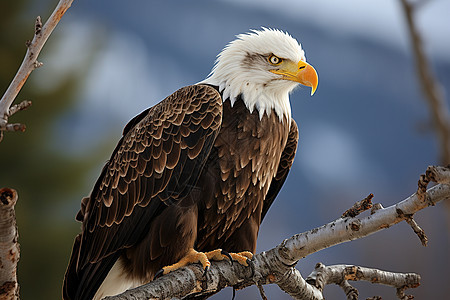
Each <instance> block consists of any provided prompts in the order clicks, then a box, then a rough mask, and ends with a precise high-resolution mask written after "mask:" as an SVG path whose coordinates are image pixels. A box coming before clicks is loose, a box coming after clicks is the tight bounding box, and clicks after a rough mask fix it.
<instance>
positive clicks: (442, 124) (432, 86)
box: [401, 0, 450, 165]
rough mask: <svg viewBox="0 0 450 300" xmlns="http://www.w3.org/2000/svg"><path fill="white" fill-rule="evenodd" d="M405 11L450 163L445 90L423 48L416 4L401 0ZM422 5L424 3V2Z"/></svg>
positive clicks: (420, 74)
mask: <svg viewBox="0 0 450 300" xmlns="http://www.w3.org/2000/svg"><path fill="white" fill-rule="evenodd" d="M423 2H425V1H423ZM427 2H428V1H427ZM401 3H402V7H403V12H404V14H405V17H406V22H407V25H408V26H407V27H408V32H409V36H410V40H411V46H412V48H413V53H414V58H415V63H416V69H417V74H418V77H419V82H420V84H421V87H422V91H423V93H424V96H425V99H426V100H427V101H426V102H427V103H428V106H429V109H430V113H431V119H432V120H433V123H434V124H433V125H434V127H435V129H436V131H437V135H438V140H439V143H440V147H439V148H440V152H441V153H440V160H441V162H442V164H444V165H446V164H449V163H450V116H449V108H448V105H447V103H446V101H445V99H444V92H443V89H442V86H441V85H440V83H439V81H438V80H437V79H436V77H435V76H434V74H433V72H432V71H431V68H430V63H429V62H428V60H427V58H426V56H425V52H424V50H423V44H422V39H421V38H420V34H419V31H418V30H417V28H416V25H415V23H414V13H415V5H417V4H413V3H410V2H408V0H401ZM419 3H421V4H420V5H423V4H424V3H422V2H419Z"/></svg>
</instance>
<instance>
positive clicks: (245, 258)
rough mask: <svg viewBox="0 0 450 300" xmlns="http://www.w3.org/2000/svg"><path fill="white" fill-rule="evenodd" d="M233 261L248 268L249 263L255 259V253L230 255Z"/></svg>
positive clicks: (247, 252) (243, 252)
mask: <svg viewBox="0 0 450 300" xmlns="http://www.w3.org/2000/svg"><path fill="white" fill-rule="evenodd" d="M230 255H231V257H232V258H233V260H235V261H237V262H238V263H239V264H241V265H243V266H246V267H248V262H249V261H250V260H251V259H252V258H253V253H251V252H250V251H242V252H238V253H230Z"/></svg>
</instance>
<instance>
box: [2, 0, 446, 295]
mask: <svg viewBox="0 0 450 300" xmlns="http://www.w3.org/2000/svg"><path fill="white" fill-rule="evenodd" d="M56 3H57V1H56V0H42V1H30V0H19V1H1V3H0V66H1V69H0V88H1V91H4V90H5V89H6V87H7V86H8V84H9V82H10V81H11V79H12V76H13V75H14V74H15V72H16V70H17V68H18V66H19V65H20V62H21V61H22V59H23V55H24V54H25V51H26V48H25V45H24V44H25V41H26V40H27V39H30V38H31V37H32V35H33V26H34V19H35V17H36V16H37V15H41V16H42V18H43V20H45V19H46V18H47V17H48V15H49V14H50V13H51V11H52V9H53V8H54V6H55V5H56ZM448 11H450V2H449V1H443V0H436V1H430V2H429V3H428V4H427V5H426V6H423V8H421V9H420V10H419V11H417V12H416V15H415V16H416V18H417V19H416V21H417V27H418V29H419V31H420V32H421V33H422V36H423V42H424V46H425V51H426V54H427V56H428V57H429V59H430V64H431V65H432V67H433V69H434V71H435V73H436V77H437V78H438V79H439V80H440V81H441V82H442V84H443V88H444V90H446V91H447V93H448V89H449V86H450V40H449V39H448V38H447V37H448V36H450V19H449V18H448V14H447V13H446V12H448ZM261 26H267V27H275V28H280V29H283V30H287V31H288V32H289V33H290V34H292V35H293V36H294V37H296V38H298V39H299V40H300V41H301V43H302V44H303V47H304V48H305V49H306V54H307V57H308V60H309V61H310V62H311V63H312V64H314V65H315V66H316V67H317V70H318V72H319V76H320V87H319V89H318V91H317V93H316V95H315V96H314V98H313V99H311V100H310V98H309V95H308V91H306V90H304V91H299V92H297V93H295V94H294V95H293V97H292V98H291V102H292V106H293V116H294V118H295V119H296V120H297V122H298V124H299V127H300V145H299V149H298V155H297V157H296V161H295V163H294V166H293V168H292V171H291V173H290V176H289V178H288V180H287V182H286V185H285V186H284V187H283V191H282V193H281V194H280V195H279V197H278V199H277V201H275V204H274V206H273V207H272V208H271V211H270V212H269V214H268V215H267V218H266V220H265V221H264V222H263V224H262V228H261V232H260V238H259V244H258V249H257V251H258V252H260V251H262V250H265V249H269V248H271V247H273V246H274V245H276V244H278V243H279V242H280V241H281V240H282V239H283V238H286V237H289V236H291V235H293V234H295V233H298V232H302V231H306V230H308V229H311V228H314V227H316V226H319V225H322V224H324V223H327V222H329V221H331V220H334V219H335V218H336V217H337V216H338V215H340V214H341V213H342V212H343V211H344V210H345V209H347V208H348V207H350V206H351V205H352V204H353V203H354V202H355V201H356V200H359V199H362V198H364V197H365V196H366V195H367V194H368V193H371V192H372V193H374V194H375V199H374V201H375V202H381V203H383V205H384V206H388V205H390V204H392V203H394V202H395V201H397V200H398V199H403V198H405V197H406V196H408V195H409V193H411V192H412V191H414V190H415V189H416V186H415V182H416V181H417V178H418V175H419V174H420V173H421V172H423V170H424V169H425V168H426V166H427V165H431V164H438V163H439V162H440V161H439V159H440V157H439V154H438V153H439V151H438V148H437V146H436V145H437V143H436V141H435V136H434V135H433V133H432V132H433V131H432V130H429V128H430V127H429V126H428V124H429V123H430V121H429V120H430V117H429V113H428V111H427V109H426V108H425V105H424V102H423V100H422V99H423V98H422V94H421V91H420V85H419V84H418V81H417V78H416V71H415V68H414V64H413V57H412V52H411V47H410V44H409V38H408V35H407V28H406V22H405V19H404V16H403V12H402V8H401V6H400V1H392V0H370V1H364V2H361V1H357V0H343V1H340V2H339V3H337V2H336V3H335V2H333V1H326V0H318V1H314V2H311V1H306V0H305V1H304V0H301V1H300V0H283V1H280V2H279V3H277V5H276V7H273V2H271V1H260V0H246V1H241V0H221V1H209V0H195V1H174V0H172V1H145V0H134V1H129V2H126V3H125V2H111V1H107V0H98V1H95V2H92V1H75V2H74V4H73V6H72V7H71V9H70V10H69V11H68V13H67V14H66V15H65V16H64V20H63V22H62V23H61V24H60V25H59V26H58V27H57V28H56V30H55V32H54V33H53V34H52V37H51V38H50V40H49V41H48V43H47V45H46V46H45V47H44V50H43V52H42V54H41V56H40V61H42V62H43V63H44V66H43V67H42V68H40V69H38V70H36V71H34V72H33V74H32V75H31V77H30V79H29V80H28V82H27V84H26V85H25V86H24V88H23V90H22V92H21V93H20V94H19V96H18V100H19V101H21V100H25V99H27V100H32V101H33V106H32V107H30V108H29V109H28V110H27V111H24V112H21V113H19V114H17V115H15V116H14V117H13V118H12V120H11V121H17V122H23V123H25V124H26V125H27V131H26V132H25V133H8V132H7V133H5V137H4V141H3V142H2V143H1V144H0V166H1V167H0V168H1V169H0V184H1V186H7V187H10V188H14V189H16V190H17V191H18V193H19V202H18V204H17V206H16V211H17V221H18V226H19V234H20V243H21V254H22V256H21V261H20V263H19V271H18V272H19V283H20V285H21V295H22V298H23V299H29V298H30V299H58V298H60V295H61V292H60V291H61V283H62V278H63V274H64V271H65V268H66V265H67V260H68V258H69V255H70V250H71V246H72V241H73V238H74V237H75V235H76V233H77V232H79V226H80V225H79V224H77V223H76V222H75V221H74V216H75V214H76V213H77V211H78V209H79V203H80V200H81V198H82V197H83V196H85V195H87V194H88V193H89V192H90V189H91V188H92V185H93V184H94V182H95V179H96V178H97V176H98V174H99V173H100V170H101V167H102V166H103V164H104V162H105V161H106V160H107V159H108V158H109V155H110V153H111V151H112V149H113V147H114V145H115V143H116V142H117V140H118V139H119V138H120V134H121V129H122V128H123V126H124V125H125V123H126V122H127V121H128V120H129V119H130V118H131V117H133V116H134V115H136V114H137V113H139V112H140V111H142V110H143V109H145V108H147V107H149V106H152V105H154V104H155V103H157V102H158V101H159V100H161V99H163V98H164V97H165V96H166V95H168V94H171V93H172V92H173V91H175V90H176V89H178V88H180V87H181V86H184V85H189V84H192V83H195V82H198V81H200V80H201V79H203V78H204V77H205V76H206V75H207V74H208V72H209V71H210V69H211V67H212V64H213V61H214V59H215V55H216V54H217V53H219V51H220V50H221V49H222V48H223V46H224V45H225V44H226V43H227V42H229V41H230V40H232V39H233V36H234V35H235V34H238V33H242V32H246V31H248V30H249V29H250V28H259V27H261ZM424 124H425V125H424ZM2 170H8V172H4V171H2ZM324 182H326V183H327V186H328V187H329V188H328V189H324V188H323V184H324ZM441 205H442V204H439V205H438V208H430V209H428V210H426V211H424V212H422V213H420V214H419V215H418V216H416V218H417V220H418V222H419V224H421V225H422V227H423V228H424V229H425V231H426V233H427V234H428V237H429V239H430V242H429V246H428V247H427V248H424V247H422V246H421V245H420V243H419V242H418V240H417V238H416V237H415V236H414V234H413V233H412V232H411V230H410V228H409V227H408V226H407V225H405V224H402V225H400V226H396V227H395V228H391V229H390V230H388V231H384V232H382V233H379V234H376V235H373V236H370V237H368V238H365V239H363V240H359V241H355V242H352V243H347V244H345V245H340V246H338V247H333V248H332V249H327V250H324V251H321V252H319V253H316V254H314V255H311V256H309V257H308V258H307V259H305V260H302V261H300V262H299V264H298V267H299V269H300V270H303V269H304V270H308V272H309V270H312V269H313V267H314V265H315V263H316V262H319V261H321V262H323V263H325V264H335V263H341V262H342V263H352V264H358V265H365V266H370V267H376V268H380V269H383V268H384V269H389V270H392V271H398V272H417V273H419V274H421V276H422V286H421V287H419V288H418V289H415V290H414V291H413V293H414V294H415V295H416V296H417V298H418V299H426V298H429V297H431V296H433V297H434V298H436V299H439V298H445V296H444V295H448V294H449V293H450V286H449V285H448V279H447V278H448V276H446V275H445V274H444V273H440V272H438V271H437V268H436V266H441V268H439V270H445V269H448V268H450V259H449V257H448V253H450V239H449V237H450V235H449V232H450V231H448V229H447V228H445V227H444V226H443V225H442V224H445V221H446V216H445V213H444V210H442V209H439V207H441ZM397 227H398V228H397ZM442 272H443V271H442ZM356 286H357V287H358V289H359V290H360V292H361V296H362V297H367V296H372V295H381V296H384V298H386V299H389V298H391V296H392V294H391V293H392V290H390V289H389V288H386V289H383V288H382V287H380V286H372V285H370V284H367V283H366V284H365V283H360V284H356ZM266 292H267V296H268V297H269V298H270V299H289V297H288V296H285V295H284V294H283V293H282V292H281V291H280V290H279V289H278V288H277V287H273V288H270V287H269V286H268V287H267V288H266ZM230 295H231V291H230V290H228V291H224V292H222V293H220V294H219V295H217V296H215V297H214V298H215V299H222V298H223V299H229V297H230ZM245 297H247V298H256V297H258V291H257V289H256V288H254V287H252V288H249V289H246V290H244V291H239V292H238V294H237V298H238V299H239V298H245ZM325 297H327V299H341V298H342V292H341V291H340V290H339V288H337V287H336V288H334V287H327V288H326V289H325Z"/></svg>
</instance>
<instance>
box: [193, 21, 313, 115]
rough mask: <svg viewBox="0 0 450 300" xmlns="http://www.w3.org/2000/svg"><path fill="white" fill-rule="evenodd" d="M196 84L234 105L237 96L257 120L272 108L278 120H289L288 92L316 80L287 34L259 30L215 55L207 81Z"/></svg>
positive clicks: (303, 56)
mask: <svg viewBox="0 0 450 300" xmlns="http://www.w3.org/2000/svg"><path fill="white" fill-rule="evenodd" d="M200 83H206V84H211V85H215V86H218V87H219V90H220V92H223V100H224V101H226V100H228V99H229V100H230V101H231V105H233V104H234V102H235V101H236V98H237V97H238V96H239V95H241V97H242V99H243V101H244V103H245V105H246V106H247V108H248V109H249V111H250V112H253V110H255V109H256V110H257V111H258V112H259V116H260V118H262V117H263V115H264V113H266V114H268V115H270V113H271V111H272V109H273V110H274V111H275V113H276V114H277V115H278V117H279V118H280V120H281V121H283V120H284V117H286V118H287V119H288V120H290V118H291V105H290V103H289V93H290V92H291V91H292V90H293V89H294V88H295V87H296V86H297V85H298V84H303V85H306V86H309V87H311V88H312V90H311V95H312V94H314V92H315V90H316V88H317V83H318V77H317V73H316V71H315V70H314V68H313V67H312V66H311V65H309V64H308V63H306V58H305V52H304V51H303V49H302V47H301V45H300V44H299V43H298V42H297V41H296V40H295V39H294V38H293V37H291V36H290V35H289V34H288V33H285V32H283V31H280V30H276V29H267V28H263V29H262V30H253V31H251V32H249V33H246V34H240V35H238V36H237V38H236V40H234V41H232V42H230V43H229V44H228V45H227V46H226V47H225V48H224V49H223V50H222V52H221V53H220V54H219V55H218V57H217V60H216V63H215V65H214V68H213V69H212V71H211V73H210V74H209V76H208V78H206V79H205V80H204V81H202V82H200Z"/></svg>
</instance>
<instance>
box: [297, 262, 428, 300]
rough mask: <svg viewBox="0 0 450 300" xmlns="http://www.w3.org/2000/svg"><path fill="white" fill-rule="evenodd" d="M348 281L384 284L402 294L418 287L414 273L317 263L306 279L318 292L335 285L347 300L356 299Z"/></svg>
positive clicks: (356, 296)
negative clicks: (400, 291) (327, 286)
mask: <svg viewBox="0 0 450 300" xmlns="http://www.w3.org/2000/svg"><path fill="white" fill-rule="evenodd" d="M349 280H352V281H357V280H360V281H361V280H362V281H368V282H372V283H379V284H384V285H388V286H392V287H394V288H396V289H397V290H402V293H403V290H404V289H406V288H415V287H418V286H419V285H420V276H419V275H417V274H414V273H394V272H388V271H381V270H378V269H372V268H365V267H359V266H350V265H334V266H325V265H324V264H322V263H318V264H317V265H316V267H315V270H314V271H313V272H312V273H311V274H310V275H309V276H308V277H307V278H306V281H307V282H308V283H310V284H314V285H315V286H316V287H317V288H319V289H320V290H323V288H324V287H325V285H328V284H333V283H334V284H337V285H339V286H341V287H342V289H343V290H344V292H345V294H346V295H347V299H349V300H350V299H358V290H356V289H355V288H354V287H352V286H351V285H350V283H349V282H348V281H349ZM402 296H404V295H402Z"/></svg>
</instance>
